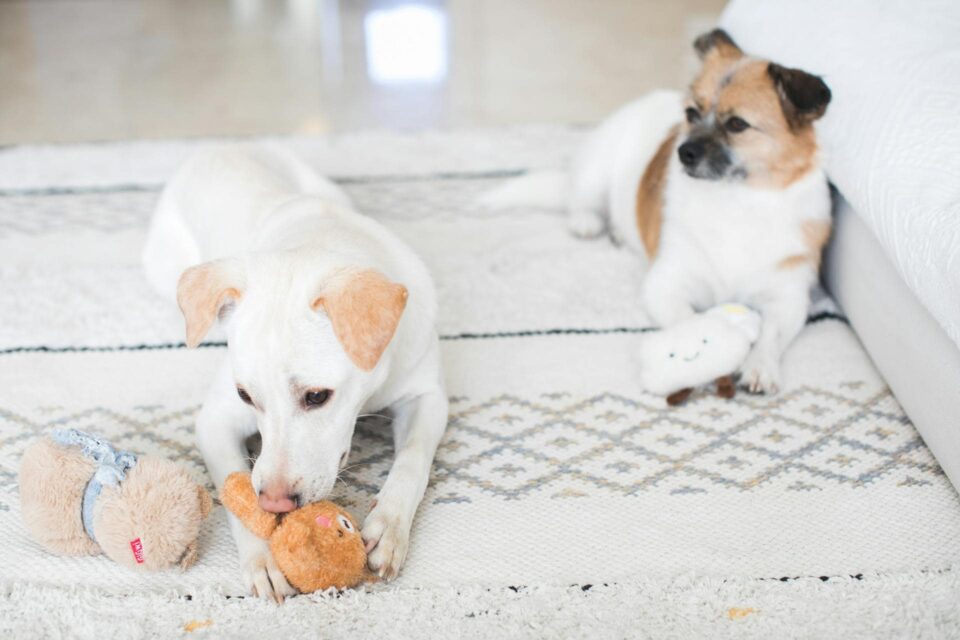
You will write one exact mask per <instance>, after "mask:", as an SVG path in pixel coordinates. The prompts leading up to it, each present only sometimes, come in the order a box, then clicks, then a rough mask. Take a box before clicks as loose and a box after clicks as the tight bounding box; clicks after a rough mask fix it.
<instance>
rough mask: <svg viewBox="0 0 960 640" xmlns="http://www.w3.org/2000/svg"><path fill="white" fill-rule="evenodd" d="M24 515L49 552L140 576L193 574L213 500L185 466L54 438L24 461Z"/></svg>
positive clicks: (72, 434) (66, 434) (73, 438)
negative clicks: (171, 570)
mask: <svg viewBox="0 0 960 640" xmlns="http://www.w3.org/2000/svg"><path fill="white" fill-rule="evenodd" d="M19 482H20V509H21V512H22V514H23V521H24V524H26V527H27V530H28V531H29V532H30V534H31V535H32V536H33V538H34V539H35V540H37V542H39V543H40V544H42V545H43V546H44V547H46V548H47V549H48V550H49V551H52V552H54V553H59V554H63V555H96V554H100V553H103V554H105V555H106V556H107V557H109V558H110V559H111V560H114V561H115V562H118V563H120V564H122V565H126V566H128V567H132V568H134V569H166V568H168V567H172V566H179V567H181V568H184V569H185V568H187V567H189V566H190V565H192V564H193V563H194V562H196V560H197V539H198V538H199V535H200V525H201V523H202V521H203V519H204V518H206V517H207V515H208V514H209V513H210V508H211V506H212V505H213V501H212V500H211V498H210V494H209V493H207V491H206V489H204V488H203V487H201V486H200V485H199V484H197V483H196V482H194V481H193V480H192V479H191V477H190V474H189V473H188V472H187V471H186V470H185V469H183V468H182V467H180V466H178V465H176V464H174V463H173V462H170V461H169V460H164V459H163V458H156V457H152V456H137V455H134V454H133V453H130V452H129V451H118V450H116V449H114V448H113V447H112V446H111V445H110V444H109V443H107V442H105V441H104V440H101V439H100V438H97V437H95V436H92V435H89V434H86V433H83V432H81V431H77V430H75V429H71V430H69V431H54V432H53V433H52V435H51V436H50V437H43V438H40V439H39V440H37V441H36V442H34V443H33V444H31V445H30V446H29V447H28V448H27V450H26V451H25V452H24V453H23V458H22V459H21V462H20V478H19Z"/></svg>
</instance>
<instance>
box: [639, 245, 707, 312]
mask: <svg viewBox="0 0 960 640" xmlns="http://www.w3.org/2000/svg"><path fill="white" fill-rule="evenodd" d="M640 295H641V299H642V302H643V308H644V310H645V311H646V312H647V315H649V316H650V319H651V320H653V323H654V324H655V325H656V326H657V327H660V328H661V329H662V328H666V327H672V326H673V325H675V324H678V323H680V322H682V321H683V320H686V319H687V318H689V317H690V316H692V315H693V314H694V313H696V311H695V310H694V308H693V304H691V301H690V296H689V295H688V293H687V286H686V278H685V277H684V274H683V271H682V269H679V268H677V267H676V266H674V265H673V264H672V263H671V262H670V261H668V260H664V259H662V258H660V259H656V260H654V261H653V263H652V264H651V265H650V270H649V271H648V272H647V273H646V275H645V276H644V278H643V284H642V285H641V294H640Z"/></svg>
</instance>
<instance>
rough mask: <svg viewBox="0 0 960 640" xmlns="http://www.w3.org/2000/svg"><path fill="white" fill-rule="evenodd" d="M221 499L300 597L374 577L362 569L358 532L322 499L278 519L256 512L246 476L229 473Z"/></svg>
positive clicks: (364, 564)
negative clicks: (266, 545)
mask: <svg viewBox="0 0 960 640" xmlns="http://www.w3.org/2000/svg"><path fill="white" fill-rule="evenodd" d="M220 500H221V501H222V502H223V505H224V506H225V507H226V508H227V509H229V510H230V512H231V513H233V515H235V516H237V518H239V519H240V522H242V523H243V524H244V526H246V527H247V528H248V529H250V531H252V532H253V533H254V534H255V535H257V536H258V537H260V538H263V539H264V540H268V541H269V542H270V551H271V552H272V553H273V559H274V560H275V561H276V563H277V566H278V567H280V570H281V571H282V572H283V575H284V576H286V578H287V581H288V582H289V583H290V584H292V585H293V586H294V587H296V588H297V589H299V590H300V591H301V592H303V593H308V592H310V591H322V590H324V589H329V588H330V587H336V588H337V589H349V588H352V587H356V586H357V585H360V584H362V583H364V582H372V581H373V580H374V579H375V578H374V576H373V574H372V573H371V572H370V571H369V570H368V569H367V552H366V550H365V549H364V545H363V538H361V537H360V530H359V529H358V528H357V524H356V523H355V522H354V521H353V518H352V517H351V516H350V514H349V513H347V512H346V511H344V510H343V509H341V508H340V507H338V506H337V505H335V504H334V503H332V502H328V501H326V500H324V501H322V502H314V503H312V504H308V505H306V506H304V507H301V508H299V509H297V510H296V511H291V512H290V513H287V514H283V516H282V517H280V516H278V515H277V514H274V513H269V512H267V511H264V510H263V509H261V508H260V505H259V504H258V502H257V494H256V492H255V491H254V490H253V485H252V484H251V482H250V474H249V473H232V474H230V476H228V477H227V480H226V482H225V483H224V485H223V490H222V491H221V492H220Z"/></svg>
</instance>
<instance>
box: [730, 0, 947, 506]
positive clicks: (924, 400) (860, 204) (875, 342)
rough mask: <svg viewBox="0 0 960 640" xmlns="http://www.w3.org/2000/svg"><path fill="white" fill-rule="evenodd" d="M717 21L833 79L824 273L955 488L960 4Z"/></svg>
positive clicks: (875, 5) (859, 3)
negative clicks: (830, 221) (830, 205)
mask: <svg viewBox="0 0 960 640" xmlns="http://www.w3.org/2000/svg"><path fill="white" fill-rule="evenodd" d="M721 26H722V27H723V28H725V29H727V31H729V33H730V34H731V35H732V36H733V38H734V40H736V41H737V43H738V44H739V45H740V46H741V47H742V48H743V49H744V50H746V51H748V52H750V53H754V54H757V55H760V56H763V57H767V58H770V59H772V60H775V61H777V62H779V63H781V64H786V65H788V66H794V67H799V68H802V69H804V70H806V71H810V72H812V73H816V74H818V75H821V76H823V78H824V80H825V81H826V82H827V84H828V85H829V86H830V88H831V90H832V92H833V101H832V103H831V105H830V107H829V109H828V111H827V115H826V116H825V117H824V118H823V120H821V121H820V123H818V127H817V129H818V136H819V139H820V143H821V147H822V150H823V153H824V158H825V162H826V168H827V172H828V174H829V176H830V179H831V181H832V182H833V184H834V185H835V186H836V187H837V189H838V190H839V192H840V194H841V195H842V197H841V198H839V199H838V202H837V206H836V217H835V231H834V237H833V240H832V242H831V245H830V247H829V248H828V250H827V256H826V260H825V263H824V274H823V275H824V281H825V284H826V285H827V288H828V289H829V290H830V292H831V293H832V294H833V295H834V297H835V298H836V300H837V302H838V303H839V304H840V306H841V307H842V308H843V310H844V312H845V313H846V315H847V317H848V318H849V319H850V322H851V324H852V325H853V327H854V329H855V330H856V332H857V334H858V335H859V337H860V339H861V341H862V342H863V344H864V346H865V347H866V349H867V351H868V352H869V353H870V355H871V357H872V358H873V360H874V362H875V363H876V365H877V368H878V369H879V370H880V372H881V373H882V374H883V375H884V377H885V378H886V380H887V382H888V383H889V385H890V388H891V389H892V390H893V392H894V394H895V395H896V397H897V399H898V400H899V401H900V403H901V405H903V407H904V409H905V410H906V412H907V414H908V415H909V416H910V418H911V420H912V421H913V423H914V424H915V426H916V428H917V429H918V431H919V432H920V434H921V435H922V436H923V438H924V440H925V441H926V443H927V445H928V446H929V447H930V450H931V451H932V452H933V453H934V455H935V456H936V457H937V459H938V461H939V462H940V465H941V466H942V467H943V469H944V471H945V472H946V474H947V476H948V477H949V478H950V479H951V481H952V482H953V484H954V486H955V487H960V116H958V105H960V3H958V2H957V1H956V0H913V1H906V0H843V1H842V2H841V1H837V0H804V1H799V0H795V1H790V0H733V1H732V2H731V3H730V4H729V5H728V6H727V8H726V9H725V11H724V14H723V17H722V18H721Z"/></svg>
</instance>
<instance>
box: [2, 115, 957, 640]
mask: <svg viewBox="0 0 960 640" xmlns="http://www.w3.org/2000/svg"><path fill="white" fill-rule="evenodd" d="M580 136H581V133H580V132H578V131H576V130H571V129H558V128H525V129H514V130H498V131H483V132H478V131H473V132H462V133H448V134H421V135H408V136H405V135H391V134H356V135H349V136H344V137H340V138H333V139H316V138H299V139H290V140H284V141H282V142H283V143H285V144H289V145H290V146H292V147H293V148H294V149H296V150H297V151H299V152H300V153H301V154H303V155H304V156H305V157H306V158H307V159H308V160H309V161H310V162H311V163H313V164H314V165H315V166H317V167H318V169H320V170H321V171H323V172H325V173H328V174H331V175H333V176H335V177H336V178H337V179H338V180H340V182H341V183H342V184H343V185H344V186H345V187H346V188H347V190H348V191H349V192H350V194H351V195H352V196H353V197H354V198H355V200H356V202H357V204H358V205H359V206H360V207H361V208H362V209H363V210H365V211H366V212H368V213H369V214H370V215H373V216H375V217H377V218H378V219H380V220H382V221H383V222H384V223H386V224H387V225H388V226H389V227H391V228H392V229H393V230H394V231H396V232H397V233H398V234H400V235H401V236H402V237H404V238H406V239H407V240H408V241H409V242H410V243H411V244H412V245H413V246H414V247H415V248H416V249H417V250H418V251H419V252H420V253H421V254H422V255H423V256H424V258H425V259H426V261H427V262H428V264H429V265H430V266H431V267H432V269H433V272H434V276H435V279H436V282H437V286H438V289H439V291H440V300H441V318H440V332H441V334H442V335H443V339H444V341H443V344H444V355H445V361H446V367H447V378H448V386H449V391H450V394H451V417H450V426H449V430H448V433H447V436H446V438H445V439H444V441H443V444H442V445H441V447H440V451H439V453H438V458H437V463H436V468H435V471H434V474H433V478H432V481H431V485H430V488H429V489H428V493H427V496H426V499H425V501H424V504H423V506H422V508H421V510H420V512H419V515H418V518H417V522H416V524H415V528H414V532H413V541H412V543H413V544H412V548H411V552H410V556H409V560H408V563H407V566H406V568H405V571H404V573H403V574H402V576H401V578H400V579H399V580H398V581H397V582H396V583H394V584H393V585H391V586H379V587H375V588H373V589H372V590H370V591H369V592H351V593H345V594H342V595H340V596H338V597H336V596H335V597H327V598H324V597H322V596H312V597H300V598H297V599H294V600H293V601H292V602H289V603H287V604H286V605H284V606H283V607H281V608H279V609H278V608H274V607H271V606H268V605H265V604H262V603H258V602H256V601H253V600H251V599H249V598H242V597H239V596H242V593H243V592H242V589H241V585H240V583H239V578H238V576H239V571H238V568H237V565H236V560H235V558H234V552H233V549H232V543H231V541H230V539H229V533H228V532H227V530H226V527H225V524H224V517H223V512H222V509H221V508H217V510H216V511H215V513H214V517H213V518H212V519H211V521H210V522H209V524H208V526H207V528H206V530H205V532H204V537H203V541H202V551H201V552H202V556H201V560H200V562H199V564H198V565H197V566H196V567H194V568H193V569H191V570H189V571H187V572H185V573H176V572H171V573H162V574H153V575H142V574H137V573H132V572H129V571H127V570H125V569H121V568H119V567H116V566H114V565H112V564H111V563H110V562H109V561H107V560H104V559H102V558H72V559H65V558H57V557H53V556H51V555H49V554H46V553H44V552H43V551H42V550H40V549H39V548H38V547H37V546H36V545H34V544H33V543H32V542H31V541H30V540H28V539H27V538H26V537H25V534H24V531H23V528H22V525H21V523H20V518H19V502H18V495H17V490H16V469H17V465H18V462H19V456H20V454H21V452H22V451H23V449H24V447H25V446H26V444H27V443H28V442H29V441H30V440H31V439H32V438H33V437H35V436H36V435H37V434H39V433H42V432H44V431H46V430H48V429H50V428H54V427H63V426H69V427H77V428H81V429H87V430H94V431H99V432H101V433H103V434H105V435H107V436H108V437H111V438H113V439H114V440H115V441H116V442H117V443H118V444H119V445H120V446H122V447H124V448H130V449H134V450H138V451H142V452H147V453H153V454H159V455H164V456H167V457H169V458H172V459H175V460H177V461H179V462H181V463H183V464H185V465H187V466H188V467H189V468H191V469H192V470H193V471H194V473H195V474H196V476H197V478H198V479H201V480H206V476H205V471H204V468H203V464H202V461H201V459H200V458H199V456H198V455H197V453H196V452H195V451H194V450H193V448H192V446H191V441H192V423H193V418H194V415H195V414H196V411H197V409H198V406H199V403H200V401H201V398H202V396H203V394H204V392H205V386H206V382H207V380H208V379H209V377H210V375H211V372H212V370H213V368H214V367H215V366H216V364H217V362H218V360H219V359H220V358H222V357H223V353H224V349H223V345H222V344H221V343H219V338H218V337H217V336H212V337H211V342H210V343H209V344H208V346H207V348H204V349H199V350H196V351H187V350H186V349H184V348H183V347H182V342H181V341H182V335H181V331H182V321H181V319H180V318H179V315H178V313H177V312H176V310H175V309H174V308H172V307H171V306H170V305H169V304H168V303H166V302H165V301H163V300H160V299H157V298H156V297H154V295H153V294H152V293H151V292H150V291H149V289H148V288H147V286H146V283H145V281H144V279H143V276H142V275H141V273H140V268H139V264H138V253H139V248H140V246H141V244H142V241H143V235H144V229H145V224H146V220H147V217H148V215H149V212H150V209H151V207H152V204H153V202H154V200H155V198H156V195H157V189H158V187H159V185H160V184H162V182H163V180H164V179H165V178H166V177H167V176H168V175H169V174H170V172H171V171H172V169H173V168H174V167H175V166H176V164H177V162H178V161H179V160H180V159H182V158H183V157H184V155H185V154H187V153H188V152H189V151H190V150H191V149H193V148H196V147H197V146H198V145H200V144H204V143H202V142H154V143H130V144H106V145H85V146H70V147H42V148H38V147H15V148H9V149H5V150H2V151H0V319H2V320H0V540H2V542H3V544H2V546H0V630H10V631H15V632H19V633H21V634H23V635H27V634H30V635H35V634H46V635H58V634H61V633H62V634H77V635H87V636H90V637H92V636H94V635H97V630H98V629H99V630H100V632H102V630H103V628H104V625H107V626H108V627H109V628H115V629H116V633H115V634H113V633H111V634H110V635H121V634H122V635H129V636H131V637H134V636H136V635H146V636H149V635H171V634H174V633H183V634H190V635H200V634H206V635H223V636H229V637H237V636H245V635H249V636H254V635H258V633H265V634H268V635H274V634H275V633H278V632H279V631H281V630H283V631H284V632H286V633H287V635H314V634H316V633H317V630H318V629H323V630H324V631H323V634H324V635H330V636H339V637H363V636H377V637H409V636H417V635H421V634H431V633H432V634H433V635H444V636H454V637H455V636H464V637H474V636H484V635H487V636H490V637H504V636H505V635H511V636H514V635H529V636H545V637H569V636H577V635H587V634H589V635H591V636H599V637H623V636H629V635H637V636H647V635H650V636H657V637H663V636H677V637H686V636H690V635H701V636H707V637H724V636H729V635H745V636H755V637H770V635H778V636H784V635H788V636H790V635H793V636H797V637H810V636H819V635H824V634H829V635H837V636H839V635H841V634H842V635H849V636H851V637H879V636H889V637H902V636H904V635H925V636H949V635H951V634H960V616H958V613H957V608H956V603H957V602H958V601H960V580H958V577H957V568H958V567H960V502H958V499H957V494H956V492H955V491H954V490H953V488H952V487H951V486H950V485H949V484H948V482H947V481H946V479H945V478H944V476H943V474H942V472H941V471H940V468H939V467H938V465H937V464H936V462H935V460H934V459H933V458H932V457H931V455H930V453H929V451H928V450H927V449H926V447H925V446H924V444H923V442H922V440H921V439H920V437H919V436H918V435H917V433H916V431H915V430H914V429H913V427H912V426H911V425H910V423H909V421H908V420H907V419H906V417H905V416H904V414H903V412H902V410H901V409H900V407H899V405H898V404H897V402H896V400H895V399H894V398H893V397H892V396H891V395H890V393H889V391H888V390H887V388H886V386H885V385H884V383H883V381H882V380H881V379H880V378H879V376H878V375H877V373H876V371H875V370H874V368H873V366H872V364H871V363H870V360H869V358H868V357H867V356H866V354H865V353H864V352H863V350H862V348H861V347H860V345H859V343H858V341H857V340H856V337H855V336H854V335H853V334H852V332H851V331H850V329H849V328H848V327H847V325H846V324H845V323H844V321H843V319H842V317H840V316H839V315H838V314H837V313H836V312H835V310H834V309H833V308H832V305H831V304H830V302H829V300H820V301H819V302H818V305H817V306H816V308H815V313H814V315H813V316H812V317H811V321H810V323H809V324H808V327H807V329H806V330H805V331H804V332H803V334H802V335H801V336H800V338H799V339H798V340H797V342H796V343H795V345H794V346H793V348H792V349H791V350H790V352H789V353H788V354H787V356H786V360H785V364H784V378H785V380H784V382H785V384H784V390H783V391H782V392H781V394H780V395H778V396H776V397H772V398H758V397H749V396H746V395H740V396H738V397H737V398H736V399H735V400H733V401H723V400H720V399H717V398H714V397H710V396H705V395H699V396H696V397H694V398H693V400H692V401H691V402H689V403H688V404H687V405H686V406H684V407H682V408H679V409H668V408H666V407H665V405H664V403H663V401H662V399H659V398H656V397H653V396H650V395H648V394H645V393H643V392H642V391H641V390H640V389H638V387H637V383H636V371H637V369H636V367H637V363H636V361H635V358H634V355H633V354H634V353H635V351H636V348H635V347H636V344H637V342H638V340H640V339H642V332H643V329H644V327H645V326H646V325H647V319H646V318H645V316H644V314H643V311H642V309H640V308H639V307H638V306H637V304H636V302H635V301H636V299H637V289H638V280H639V278H638V271H637V264H636V261H635V259H634V258H633V257H632V256H631V255H630V254H628V253H625V252H622V251H618V250H616V249H615V248H613V247H612V246H610V245H609V244H608V243H606V242H602V241H598V242H580V241H575V240H573V239H571V238H570V237H568V235H567V234H566V232H565V230H564V226H563V220H562V218H560V217H559V216H557V215H550V214H546V213H543V212H535V211H512V212H509V213H505V214H503V215H497V216H491V215H489V214H485V213H483V212H481V211H478V210H477V209H476V208H474V207H473V206H472V204H471V203H472V202H473V200H474V198H475V197H476V196H477V194H479V193H481V192H482V191H483V190H485V189H488V188H490V187H491V186H493V185H495V184H497V182H498V181H499V180H501V179H503V178H504V177H506V176H509V175H513V174H515V173H517V172H519V171H522V170H524V169H528V168H538V167H545V166H555V165H556V164H558V163H560V162H561V161H562V160H563V158H564V157H566V156H567V155H568V154H569V152H570V150H571V149H572V147H573V145H575V144H576V142H577V141H578V140H579V139H580ZM390 457H391V451H390V445H389V437H388V434H387V432H386V431H385V430H384V429H383V428H382V425H379V424H376V423H371V424H364V425H361V426H360V428H359V429H358V436H357V438H356V443H355V448H354V450H353V452H352V454H351V464H352V465H353V466H352V467H351V469H350V473H349V474H347V477H346V478H345V481H344V482H343V483H342V485H341V486H340V487H339V489H338V498H339V499H340V500H341V502H343V503H344V504H345V505H347V506H348V507H349V508H350V509H352V510H353V511H354V512H355V513H356V514H357V515H359V516H361V517H362V516H363V515H364V514H365V512H366V510H367V509H368V507H369V503H370V500H371V499H372V497H373V495H375V493H376V491H377V489H378V487H379V484H380V482H381V480H382V476H383V474H384V473H385V472H386V469H387V468H388V465H389V461H390Z"/></svg>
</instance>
